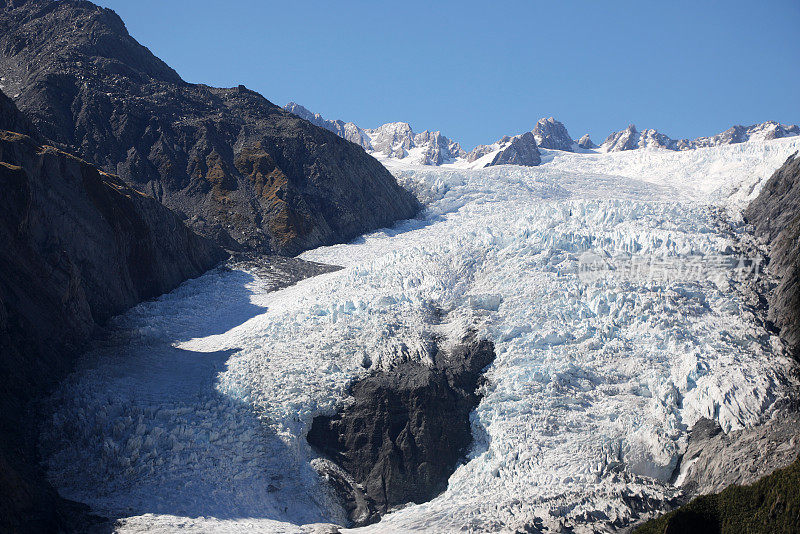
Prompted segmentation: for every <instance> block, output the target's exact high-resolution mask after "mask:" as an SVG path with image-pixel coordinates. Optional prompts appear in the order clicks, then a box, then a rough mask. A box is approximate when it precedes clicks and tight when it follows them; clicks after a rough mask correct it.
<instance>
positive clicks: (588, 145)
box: [577, 133, 597, 149]
mask: <svg viewBox="0 0 800 534" xmlns="http://www.w3.org/2000/svg"><path fill="white" fill-rule="evenodd" d="M577 144H578V146H579V147H581V148H585V149H592V148H597V145H595V144H594V143H593V142H592V139H591V137H589V134H588V133H587V134H583V137H581V138H580V139H578V141H577Z"/></svg>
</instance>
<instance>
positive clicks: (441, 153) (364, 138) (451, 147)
mask: <svg viewBox="0 0 800 534" xmlns="http://www.w3.org/2000/svg"><path fill="white" fill-rule="evenodd" d="M284 109H286V110H287V111H290V112H291V113H294V114H295V115H297V116H299V117H302V118H304V119H306V120H308V121H309V122H311V123H313V124H316V125H317V126H320V127H323V128H325V129H327V130H330V131H331V132H334V133H335V134H337V135H338V136H340V137H343V138H345V139H347V140H348V141H351V142H354V143H356V144H358V145H359V146H361V147H362V148H363V149H364V150H366V151H367V152H369V153H372V154H373V155H376V157H379V158H381V159H382V160H383V161H386V160H390V161H393V160H403V161H407V162H409V163H412V164H417V165H444V164H455V165H459V166H476V165H475V162H476V161H478V160H479V159H481V158H484V157H485V156H486V155H487V154H489V153H490V152H496V151H498V150H502V149H503V148H504V147H506V146H508V143H509V141H510V140H511V139H515V138H518V137H521V136H523V135H524V134H521V135H519V136H514V137H511V136H505V137H503V138H501V139H500V140H498V141H496V142H495V143H493V144H489V145H478V146H476V147H475V148H474V149H472V150H471V151H469V152H466V151H465V150H464V149H463V148H462V147H461V145H459V144H458V143H456V142H454V141H452V140H450V139H448V138H447V137H444V136H443V135H441V133H440V132H438V131H436V132H428V131H427V130H426V131H425V132H423V133H422V134H415V133H414V131H413V130H412V128H411V126H410V125H409V124H408V123H406V122H392V123H387V124H384V125H382V126H380V127H378V128H374V129H362V128H359V127H358V126H357V125H356V124H354V123H352V122H347V123H345V122H342V121H340V120H328V119H325V118H323V117H322V115H320V114H319V113H312V112H311V111H309V110H308V109H306V108H305V107H303V106H301V105H300V104H297V103H295V102H290V103H289V104H287V105H286V106H284ZM531 133H532V134H533V139H534V141H535V143H536V147H535V148H536V151H537V152H538V149H539V148H544V149H547V150H561V151H565V152H575V151H576V150H577V149H583V150H584V151H585V150H591V151H595V150H596V151H599V152H620V151H624V150H636V149H639V148H658V149H665V150H676V151H677V150H693V149H697V148H706V147H712V146H719V145H728V144H735V143H744V142H747V141H750V140H753V141H757V140H770V139H779V138H782V137H790V136H794V135H800V127H798V126H796V125H785V124H780V123H778V122H775V121H766V122H762V123H759V124H754V125H752V126H740V125H735V126H732V127H730V128H728V129H727V130H725V131H724V132H721V133H719V134H717V135H714V136H710V137H698V138H696V139H693V140H689V139H672V138H670V137H669V136H667V135H665V134H663V133H660V132H659V131H658V130H654V129H646V130H642V131H639V130H638V129H637V128H636V126H635V125H633V124H631V125H629V126H628V127H627V128H626V129H624V130H620V131H617V132H612V133H611V134H610V135H609V136H608V137H607V138H606V139H605V141H603V143H602V144H601V145H599V146H598V145H596V144H595V143H593V142H592V140H591V138H590V137H589V134H585V135H583V136H582V137H581V138H580V139H577V140H573V139H572V138H571V137H570V135H569V132H568V131H567V128H566V127H565V126H564V124H563V123H561V122H559V121H557V120H556V119H555V118H553V117H550V118H542V119H539V121H538V122H537V123H536V125H535V126H534V128H533V130H531ZM526 144H527V145H528V149H527V152H529V153H531V154H532V153H533V150H532V149H533V147H531V146H530V143H526ZM501 147H503V148H501ZM512 159H515V160H520V158H519V157H518V156H512V155H508V156H500V155H497V157H496V158H486V159H485V160H482V161H481V163H480V164H478V165H477V166H478V167H484V166H485V167H488V166H491V165H501V164H502V163H498V162H499V161H506V160H512ZM522 160H524V161H526V163H515V165H527V166H534V165H539V163H540V162H541V159H539V160H538V161H537V160H536V158H535V157H527V158H522Z"/></svg>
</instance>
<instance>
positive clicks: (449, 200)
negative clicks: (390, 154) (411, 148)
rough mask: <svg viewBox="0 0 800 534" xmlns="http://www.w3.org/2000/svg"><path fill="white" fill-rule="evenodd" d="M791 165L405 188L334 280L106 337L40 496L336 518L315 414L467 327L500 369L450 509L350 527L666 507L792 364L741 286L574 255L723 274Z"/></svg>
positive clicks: (431, 181)
mask: <svg viewBox="0 0 800 534" xmlns="http://www.w3.org/2000/svg"><path fill="white" fill-rule="evenodd" d="M798 148H800V140H797V139H796V138H790V139H782V140H775V141H769V142H760V143H756V142H751V143H743V144H739V145H729V146H722V147H716V148H709V149H699V150H695V151H688V152H678V153H676V152H667V151H655V150H637V151H631V152H619V153H613V154H570V153H562V152H558V151H546V152H545V151H543V160H544V162H545V163H544V164H543V165H541V166H539V167H533V168H523V167H515V166H500V167H493V168H488V169H481V170H465V169H453V168H449V169H448V168H447V167H444V168H431V167H425V168H407V169H405V170H397V169H395V172H396V174H397V176H398V179H399V181H400V182H401V183H402V184H403V185H405V186H406V187H409V188H410V189H412V190H413V191H414V192H415V193H416V194H417V195H418V196H419V197H420V198H421V199H422V200H423V201H424V202H425V204H426V206H427V207H426V210H425V211H424V213H423V214H422V215H421V217H420V218H419V219H417V220H413V221H406V222H403V223H401V224H399V225H397V226H396V227H395V228H393V229H391V230H384V231H380V232H376V233H374V234H371V235H368V236H365V237H363V238H361V239H358V240H356V241H355V242H353V243H351V244H347V245H338V246H333V247H326V248H321V249H317V250H314V251H310V252H307V253H305V254H304V255H303V256H302V258H303V259H304V260H311V261H314V262H320V263H324V264H331V265H340V266H342V267H344V269H342V270H339V271H336V272H328V273H325V274H320V275H318V276H314V277H311V278H307V279H305V280H302V281H300V282H299V283H297V284H296V285H293V286H291V287H287V288H283V289H280V290H277V291H273V289H274V288H275V287H276V285H278V286H279V285H280V284H276V282H275V281H274V280H270V279H265V278H262V277H259V276H257V275H256V274H255V271H253V270H248V269H247V268H235V269H218V270H215V271H213V272H210V273H208V274H206V275H205V276H203V277H201V278H198V279H196V280H191V281H189V282H186V283H185V284H183V285H182V286H181V287H180V288H178V289H177V290H175V291H173V292H172V293H170V294H168V295H165V296H163V297H161V298H159V299H157V300H155V301H152V302H147V303H144V304H141V305H139V306H137V307H136V308H134V309H133V310H131V311H130V312H128V313H127V314H125V315H123V316H121V317H119V318H117V319H115V320H114V321H113V323H112V325H110V328H109V333H108V335H107V336H106V337H105V338H104V339H103V340H102V341H101V342H99V344H98V346H97V347H96V348H95V349H93V350H92V351H91V352H89V353H88V354H87V355H86V357H85V358H84V360H83V362H82V364H81V366H80V368H79V370H78V371H77V372H76V373H75V374H74V375H72V376H71V377H70V378H69V379H68V380H67V381H65V382H64V384H63V385H62V387H61V388H60V389H59V390H58V391H57V392H56V394H55V395H54V397H53V398H52V400H51V403H50V408H51V410H52V412H53V415H52V421H51V424H50V425H48V426H47V429H46V430H45V431H44V433H43V436H42V449H43V452H44V457H45V464H46V466H47V468H48V472H49V476H50V479H51V480H52V482H53V483H54V484H55V485H56V487H57V488H58V489H59V490H60V491H61V493H62V494H63V495H64V496H65V497H67V498H70V499H74V500H78V501H82V502H86V503H88V504H89V505H90V506H91V507H92V508H93V509H94V510H95V511H96V512H98V513H100V514H105V515H108V516H110V517H113V518H115V519H116V518H119V522H118V524H117V528H118V530H119V531H120V532H138V531H152V532H159V531H161V532H174V531H191V532H246V531H254V530H258V531H263V532H284V531H285V532H303V531H313V528H315V527H313V526H312V525H311V524H313V523H338V524H344V522H345V514H344V512H343V510H342V509H341V508H340V505H339V504H338V501H337V500H336V497H335V495H334V494H333V493H332V491H331V490H329V489H328V488H327V486H326V485H325V484H324V482H323V481H321V480H320V479H319V477H318V475H317V474H316V473H315V471H314V470H313V469H312V468H311V465H310V462H311V460H312V459H314V458H315V454H314V452H313V451H312V450H311V449H310V447H309V446H308V445H307V444H306V441H305V432H306V431H307V430H308V427H309V425H310V423H311V420H312V418H313V417H314V416H315V415H319V414H322V413H333V411H334V409H335V408H336V406H337V403H340V402H341V401H342V400H343V399H344V398H345V397H346V395H345V392H346V388H347V385H348V383H349V382H350V381H352V380H353V379H354V378H356V377H359V376H361V375H363V373H365V372H367V369H369V368H387V367H389V366H391V365H392V364H393V363H396V362H398V361H403V360H421V361H430V356H431V351H432V350H433V347H434V346H435V342H434V341H435V340H437V339H446V340H450V341H451V342H455V341H457V340H458V339H460V336H461V335H463V334H464V333H465V332H466V331H468V330H469V329H475V330H476V331H477V332H478V334H479V336H481V337H484V338H486V339H489V340H491V341H493V342H494V344H495V350H496V353H497V357H496V360H495V362H494V364H493V365H492V366H491V367H490V368H489V369H488V370H487V374H486V376H487V378H488V381H487V384H486V386H484V387H485V391H484V397H483V400H482V401H481V403H480V405H479V407H478V409H477V410H476V412H475V413H474V416H473V434H474V437H475V443H474V447H473V450H472V451H471V453H470V457H469V459H468V460H469V461H468V462H466V463H465V464H463V465H461V466H460V467H459V468H458V469H457V470H456V472H455V474H454V475H453V476H452V477H451V479H450V482H449V487H448V489H447V490H446V491H445V492H444V493H443V494H442V495H440V496H439V497H437V498H435V499H434V500H432V501H430V502H428V503H425V504H421V505H409V506H406V507H404V508H402V509H400V510H397V511H394V512H392V513H390V514H388V515H386V516H384V518H383V520H382V521H381V522H380V523H377V524H375V525H371V526H369V527H364V528H363V529H359V531H360V530H363V531H365V532H404V531H428V532H437V533H438V532H449V531H478V532H479V531H513V530H515V529H525V528H528V529H529V530H530V531H535V530H536V529H539V530H551V531H559V530H562V529H563V528H564V527H572V528H574V529H575V530H576V531H578V532H584V531H586V532H591V531H604V530H608V529H613V528H614V527H615V526H620V525H624V524H627V523H628V522H630V521H631V520H634V519H636V518H639V517H642V516H643V515H646V514H647V513H649V512H650V511H653V510H658V509H661V508H663V507H665V506H668V505H669V502H670V500H671V499H673V498H675V497H676V496H678V495H679V494H680V488H678V487H676V486H675V485H674V483H673V482H671V480H672V477H673V475H674V471H675V467H676V464H677V462H678V459H679V458H680V455H681V454H682V452H683V450H684V449H685V446H686V435H687V430H688V429H689V428H690V427H691V426H692V425H693V424H694V423H695V422H696V421H697V420H698V419H699V418H701V417H710V418H712V419H715V420H717V421H718V422H719V423H720V425H721V426H722V427H723V429H724V430H725V431H730V430H732V429H738V428H741V427H743V426H749V425H754V424H757V423H758V422H759V420H760V419H761V418H762V417H764V416H765V415H766V414H768V412H769V409H770V407H771V405H772V404H773V403H774V402H775V401H776V400H777V399H779V398H781V396H783V395H784V394H785V393H786V391H787V384H786V382H785V381H786V379H785V378H784V377H785V376H786V374H787V368H788V366H789V365H790V362H789V360H788V359H787V358H785V357H784V356H783V355H782V353H781V345H780V342H779V341H778V339H777V338H775V337H774V336H770V335H769V334H768V333H767V332H766V331H765V330H764V329H763V328H762V327H760V326H759V321H758V320H757V318H756V317H755V316H754V314H753V313H752V312H751V311H750V310H749V309H748V308H747V307H746V306H745V305H744V303H743V297H742V296H741V295H740V294H739V293H738V292H737V289H736V288H737V287H738V285H737V284H735V283H734V284H732V285H731V284H729V283H728V280H727V279H726V277H727V276H728V275H730V276H733V275H732V274H731V273H729V272H727V271H725V270H722V271H721V272H714V273H710V274H709V276H708V277H702V276H701V277H699V278H698V279H696V280H695V281H681V280H675V279H663V280H662V279H653V280H648V279H645V278H628V277H626V276H622V275H617V276H605V277H599V278H597V279H586V278H585V277H582V276H581V271H580V268H581V258H582V257H583V256H582V255H583V254H584V253H585V252H587V251H592V252H593V253H594V254H597V255H600V256H603V257H617V258H620V257H622V258H628V259H631V258H659V259H662V260H665V261H666V260H669V261H671V262H672V263H673V264H676V265H679V264H680V262H681V261H683V260H685V259H687V258H697V257H718V256H724V255H731V254H733V252H732V245H733V242H732V240H731V235H730V234H731V232H733V233H736V232H742V231H743V228H742V227H741V226H740V225H739V223H737V222H736V219H737V217H736V215H737V213H738V212H737V210H738V208H740V207H741V206H742V205H744V203H745V202H746V201H747V200H748V199H749V198H752V197H753V196H755V195H756V194H757V193H758V188H759V184H760V183H762V182H763V181H764V179H765V178H767V177H768V176H769V175H770V174H771V172H772V171H773V170H774V169H776V168H777V167H778V166H779V165H780V164H781V163H782V162H783V160H784V159H785V158H786V157H787V156H788V155H789V154H790V153H792V152H793V151H795V150H797V149H798ZM720 207H722V208H727V209H728V210H729V211H728V213H729V214H730V215H731V220H732V221H733V222H732V226H729V225H727V224H725V223H724V222H723V221H721V220H720V218H719V213H720V211H723V212H724V210H720V209H719V208H720ZM709 269H713V268H712V267H709ZM712 274H713V276H712Z"/></svg>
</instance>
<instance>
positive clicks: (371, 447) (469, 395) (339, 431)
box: [308, 337, 494, 524]
mask: <svg viewBox="0 0 800 534" xmlns="http://www.w3.org/2000/svg"><path fill="white" fill-rule="evenodd" d="M493 360H494V346H493V345H492V343H490V342H488V341H478V340H475V339H473V338H472V337H468V338H467V339H465V340H464V341H463V343H462V344H460V345H459V346H458V347H457V348H456V349H454V350H453V351H451V352H443V351H439V352H438V353H437V354H436V355H435V358H434V364H433V365H432V366H429V365H426V364H424V363H411V362H406V363H402V364H399V365H397V366H396V367H394V368H393V369H391V370H389V371H375V372H371V373H370V374H368V375H367V376H366V377H364V378H361V379H359V380H357V381H356V382H355V383H353V385H352V386H351V388H350V396H351V398H350V399H349V401H348V403H347V404H346V405H345V406H344V407H343V408H341V409H340V410H339V412H338V413H336V414H335V415H332V416H328V415H323V416H318V417H316V418H315V419H314V421H313V423H312V425H311V428H310V430H309V432H308V442H309V443H310V444H311V445H312V446H313V447H314V448H316V450H318V451H319V452H320V453H321V454H323V455H324V456H325V457H327V459H328V461H329V462H333V464H335V466H338V468H340V471H339V470H337V469H336V468H335V467H332V466H331V465H330V463H325V462H322V463H319V462H318V463H317V464H316V466H317V468H318V470H319V471H320V472H321V474H323V475H324V476H325V477H326V478H327V479H328V480H329V481H330V482H331V484H332V486H333V487H334V489H336V490H337V492H338V493H339V495H340V496H341V498H342V502H343V504H344V506H345V508H346V510H347V511H348V512H349V514H350V518H351V520H352V521H353V523H354V524H366V523H370V522H373V521H376V520H377V519H379V517H380V515H381V514H384V513H386V512H387V511H388V510H389V509H390V508H392V507H394V506H397V505H400V504H404V503H408V502H415V503H421V502H425V501H428V500H430V499H432V498H433V497H435V496H436V495H438V494H439V493H441V492H442V491H444V489H445V488H446V487H447V480H448V479H449V477H450V475H451V474H452V473H453V471H454V470H455V468H456V467H457V466H458V464H459V462H460V461H462V460H463V458H464V456H465V455H466V453H467V452H468V450H469V446H470V444H471V442H472V433H471V429H470V421H469V414H470V412H472V411H473V410H474V409H475V407H476V406H477V404H478V401H479V400H480V394H479V393H478V391H477V389H478V385H479V383H480V380H481V374H482V372H483V369H484V368H485V367H487V366H488V365H489V364H490V363H492V361H493Z"/></svg>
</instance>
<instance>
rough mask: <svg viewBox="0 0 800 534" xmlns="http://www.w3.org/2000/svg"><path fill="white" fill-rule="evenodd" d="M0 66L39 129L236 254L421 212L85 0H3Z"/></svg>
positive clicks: (293, 247) (373, 173)
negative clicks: (162, 54)
mask: <svg viewBox="0 0 800 534" xmlns="http://www.w3.org/2000/svg"><path fill="white" fill-rule="evenodd" d="M0 71H2V73H3V75H2V80H0V85H3V86H4V87H5V90H6V91H7V92H8V94H9V95H11V96H12V98H13V99H14V100H15V102H16V104H17V106H18V107H19V108H20V109H21V110H22V111H23V112H24V113H25V114H26V115H27V117H28V118H29V119H30V120H31V121H32V122H33V123H34V124H35V125H36V127H37V128H38V129H39V131H41V133H42V135H43V136H44V137H46V138H47V139H50V140H52V141H53V143H54V144H56V145H57V146H58V147H59V148H60V149H64V150H67V151H69V152H72V153H75V154H77V155H79V156H80V157H82V158H83V159H86V160H87V161H89V162H91V163H93V164H95V165H97V166H98V167H100V168H101V169H103V170H104V171H106V172H109V173H113V174H116V175H118V176H120V178H122V179H123V180H125V181H126V182H127V183H129V184H132V185H134V186H136V187H137V188H139V189H140V190H142V191H144V192H146V193H149V194H152V195H153V196H154V197H155V198H157V199H158V200H160V201H161V202H162V203H163V204H165V205H166V206H167V207H169V208H170V209H172V210H173V211H175V212H177V213H179V214H180V215H181V216H182V217H184V218H185V219H186V220H187V222H188V224H189V225H190V226H191V227H192V228H193V229H195V230H196V231H198V232H200V233H201V234H203V235H206V236H208V237H211V238H213V239H214V240H215V241H216V242H217V243H219V244H220V245H222V246H224V247H225V248H228V249H231V250H256V251H260V252H272V253H278V254H289V255H291V254H296V253H299V252H301V251H303V250H306V249H309V248H313V247H317V246H320V245H326V244H333V243H337V242H343V241H348V240H350V239H352V238H354V237H356V236H358V235H361V234H363V233H365V232H368V231H370V230H374V229H377V228H380V227H384V226H390V225H391V224H393V223H394V222H395V221H397V220H399V219H406V218H410V217H413V216H414V215H415V214H416V212H417V211H418V209H419V204H418V203H417V201H416V199H415V198H414V197H413V196H412V195H411V194H410V193H408V192H406V191H405V190H404V189H402V188H401V187H400V186H398V185H397V182H396V181H395V179H394V178H393V177H392V175H391V174H390V173H389V172H388V171H387V170H386V169H385V168H384V167H383V166H382V165H380V164H379V163H378V162H377V161H375V159H374V158H371V157H369V156H368V155H367V154H365V153H364V151H363V150H361V149H360V148H358V147H356V146H353V144H352V143H348V142H346V141H344V140H342V139H341V138H340V137H339V136H337V135H333V134H332V133H330V132H328V131H326V130H324V129H322V128H318V127H316V126H313V125H311V124H309V123H308V122H306V121H303V120H301V119H299V118H298V117H297V116H295V115H293V114H291V113H288V112H286V111H284V110H282V109H281V108H280V107H278V106H275V105H274V104H272V103H271V102H269V101H268V100H267V99H266V98H264V97H263V96H261V95H260V94H258V93H256V92H254V91H251V90H249V89H247V88H245V87H244V86H239V87H235V88H214V87H208V86H205V85H200V84H191V83H187V82H185V81H184V80H182V79H181V77H180V76H179V75H178V74H177V73H176V72H175V71H174V70H172V69H171V68H170V67H169V66H168V65H166V64H165V63H164V62H163V61H161V60H160V59H158V58H157V57H156V56H154V55H153V54H152V53H151V52H150V51H149V50H148V49H147V48H145V47H144V46H142V45H141V44H139V43H138V42H136V40H135V39H133V37H131V36H130V35H129V34H128V32H127V29H126V28H125V25H124V23H123V22H122V20H121V19H120V18H119V16H117V14H116V13H114V12H113V11H111V10H110V9H104V8H102V7H99V6H96V5H94V4H92V3H90V2H83V1H77V0H62V1H53V0H26V1H13V2H8V1H7V2H3V4H2V8H1V9H0Z"/></svg>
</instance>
